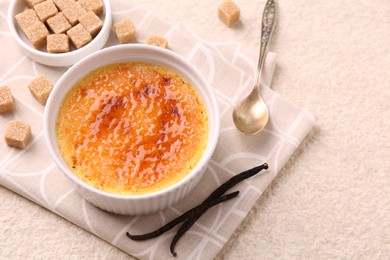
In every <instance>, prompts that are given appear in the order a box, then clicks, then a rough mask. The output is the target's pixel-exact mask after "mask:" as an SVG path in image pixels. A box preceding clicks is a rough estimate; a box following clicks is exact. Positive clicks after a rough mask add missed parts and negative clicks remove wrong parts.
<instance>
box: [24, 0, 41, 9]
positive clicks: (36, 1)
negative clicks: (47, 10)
mask: <svg viewBox="0 0 390 260" xmlns="http://www.w3.org/2000/svg"><path fill="white" fill-rule="evenodd" d="M43 1H45V0H24V2H25V3H26V5H27V6H28V7H30V8H33V7H34V5H36V4H39V3H42V2H43Z"/></svg>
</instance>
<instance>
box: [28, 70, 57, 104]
mask: <svg viewBox="0 0 390 260" xmlns="http://www.w3.org/2000/svg"><path fill="white" fill-rule="evenodd" d="M28 88H29V89H30V92H31V94H32V95H33V96H34V97H35V99H36V100H38V101H39V103H41V104H42V105H45V104H46V101H47V99H48V98H49V95H50V92H51V90H52V89H53V85H52V84H51V82H50V81H49V80H48V79H47V78H46V77H45V76H44V75H39V76H38V77H36V78H35V79H33V80H32V81H31V82H30V84H29V85H28Z"/></svg>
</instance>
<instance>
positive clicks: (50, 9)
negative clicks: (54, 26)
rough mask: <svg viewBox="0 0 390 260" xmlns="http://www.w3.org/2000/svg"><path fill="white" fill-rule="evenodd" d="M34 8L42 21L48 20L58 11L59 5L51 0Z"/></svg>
mask: <svg viewBox="0 0 390 260" xmlns="http://www.w3.org/2000/svg"><path fill="white" fill-rule="evenodd" d="M34 10H35V12H37V15H38V17H39V19H41V21H42V22H46V20H47V19H48V18H50V17H52V16H54V15H56V14H57V13H58V9H57V7H56V6H55V4H54V3H53V1H51V0H47V1H44V2H42V3H39V4H37V5H34Z"/></svg>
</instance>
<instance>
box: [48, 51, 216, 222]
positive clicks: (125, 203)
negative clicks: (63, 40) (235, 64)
mask: <svg viewBox="0 0 390 260" xmlns="http://www.w3.org/2000/svg"><path fill="white" fill-rule="evenodd" d="M127 61H129V62H131V61H141V62H147V63H151V64H156V65H161V66H164V67H166V68H169V69H171V70H173V71H175V72H176V73H178V74H179V75H181V76H182V77H184V78H185V79H187V80H188V81H189V82H190V83H192V85H193V86H194V87H195V88H196V90H197V91H198V93H199V95H200V96H201V98H202V100H203V102H204V104H205V106H206V109H207V112H208V118H209V139H208V143H207V147H206V150H205V152H204V154H203V156H202V158H201V160H200V161H199V163H198V164H197V165H196V167H195V168H194V169H193V170H192V171H191V172H190V173H189V174H188V175H187V176H186V177H185V178H183V179H182V180H181V181H179V182H178V183H176V184H174V185H172V186H170V187H168V188H166V189H163V190H161V191H158V192H154V193H150V194H143V195H131V196H129V195H118V194H111V193H107V192H103V191H101V190H98V189H96V188H94V187H92V186H90V185H88V184H86V183H85V182H83V181H82V180H81V179H79V178H78V177H77V176H76V175H74V174H73V173H72V171H71V170H70V169H69V168H68V166H67V165H66V163H65V162H64V161H63V159H62V157H61V153H60V151H59V148H58V145H57V140H56V133H55V125H56V119H57V114H58V110H59V107H60V105H61V103H62V100H63V98H64V96H65V94H66V93H67V92H68V91H69V90H70V89H71V88H72V87H73V85H74V84H75V83H76V82H77V81H78V80H79V79H81V78H82V77H83V76H85V75H86V74H88V72H90V71H91V70H93V69H96V68H99V67H102V66H104V65H108V64H112V63H118V62H127ZM219 120H220V119H219V111H218V105H217V101H216V98H215V95H214V93H213V90H212V88H211V86H210V85H209V83H208V82H207V80H206V79H205V78H204V77H203V75H202V74H201V73H200V72H199V70H198V69H197V68H195V67H194V66H193V65H192V64H191V63H189V62H187V61H186V60H185V59H184V58H183V57H181V56H180V55H178V54H176V53H174V52H172V51H170V50H165V49H163V48H159V47H155V46H150V45H145V44H126V45H119V46H114V47H110V48H107V49H103V50H100V51H98V52H96V53H94V54H91V55H89V56H88V57H86V58H84V59H82V60H81V61H80V62H78V63H76V64H75V65H74V66H72V67H71V68H70V69H69V70H68V71H66V72H65V74H64V75H63V76H62V77H61V78H60V79H59V80H58V82H57V84H56V85H55V86H54V89H53V91H52V93H51V94H50V97H49V99H48V102H47V104H46V108H45V115H44V132H45V139H46V142H47V145H48V148H49V152H50V154H51V156H52V158H53V159H54V161H55V163H56V164H57V165H58V167H59V168H60V169H61V171H62V172H63V173H64V174H65V175H66V176H67V177H68V178H69V179H70V180H71V181H72V182H73V183H75V187H76V189H77V191H78V192H79V193H80V194H81V196H82V197H84V198H85V199H86V200H88V201H89V202H91V203H92V204H94V205H96V206H97V207H99V208H101V209H104V210H106V211H110V212H114V213H118V214H124V215H138V214H146V213H151V212H155V211H158V210H161V209H163V208H166V207H168V206H170V205H172V204H174V203H176V202H177V201H179V200H181V199H183V198H184V197H185V196H186V195H187V194H188V193H189V192H191V191H192V190H193V188H194V187H195V185H197V184H198V182H199V181H200V179H201V178H202V176H203V173H204V172H205V170H206V167H207V165H208V163H209V160H210V158H211V156H212V155H213V153H214V149H215V147H216V145H217V141H218V136H219V129H220V123H219Z"/></svg>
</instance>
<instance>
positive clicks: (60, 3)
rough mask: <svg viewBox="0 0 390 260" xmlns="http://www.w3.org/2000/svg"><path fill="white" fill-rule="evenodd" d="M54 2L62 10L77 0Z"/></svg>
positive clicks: (55, 0) (58, 0) (54, 0)
mask: <svg viewBox="0 0 390 260" xmlns="http://www.w3.org/2000/svg"><path fill="white" fill-rule="evenodd" d="M53 3H54V4H55V5H56V6H57V8H58V9H60V10H61V11H62V10H64V9H65V8H66V7H68V5H70V4H74V3H76V0H53Z"/></svg>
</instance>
